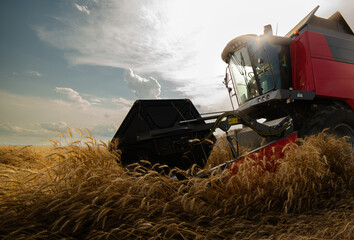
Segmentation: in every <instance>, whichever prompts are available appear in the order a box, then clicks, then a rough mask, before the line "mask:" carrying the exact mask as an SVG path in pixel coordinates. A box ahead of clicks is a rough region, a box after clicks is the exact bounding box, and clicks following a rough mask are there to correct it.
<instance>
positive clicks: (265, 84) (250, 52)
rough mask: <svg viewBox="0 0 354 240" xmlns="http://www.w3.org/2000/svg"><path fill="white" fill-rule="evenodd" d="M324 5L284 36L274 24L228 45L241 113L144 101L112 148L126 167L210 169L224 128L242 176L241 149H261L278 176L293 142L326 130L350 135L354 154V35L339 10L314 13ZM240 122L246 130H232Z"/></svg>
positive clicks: (231, 84)
mask: <svg viewBox="0 0 354 240" xmlns="http://www.w3.org/2000/svg"><path fill="white" fill-rule="evenodd" d="M318 8H319V6H317V7H316V8H315V9H314V10H313V11H311V12H310V13H309V14H308V15H307V16H306V17H305V18H304V19H303V20H302V21H301V22H300V23H299V24H297V25H296V26H295V27H294V28H293V29H292V30H291V31H290V32H289V33H288V34H286V35H285V36H284V37H279V36H274V35H273V32H272V28H271V26H270V25H267V26H265V27H264V35H261V36H257V35H251V34H250V35H243V36H240V37H237V38H235V39H233V40H232V41H230V42H229V43H228V44H227V45H226V47H225V49H224V51H223V52H222V54H221V57H222V59H223V60H224V61H225V62H226V63H227V68H226V76H225V79H224V84H225V86H226V88H227V91H228V94H229V96H230V101H231V104H232V107H233V109H234V110H232V111H227V112H222V113H221V112H220V113H212V114H199V113H198V111H197V110H196V108H195V107H194V105H193V104H192V102H191V101H190V100H188V99H172V100H137V101H136V102H135V103H134V105H133V107H132V108H131V110H130V111H129V113H128V114H127V116H126V118H125V120H124V121H123V123H122V124H121V126H120V127H119V129H118V131H117V132H116V134H115V135H114V137H113V139H112V143H111V150H112V151H117V150H119V151H121V153H122V154H121V161H122V164H123V165H129V164H131V163H135V162H138V161H139V160H142V159H145V160H149V161H150V162H151V163H152V164H155V163H159V164H162V165H167V166H168V167H169V168H174V167H178V168H180V169H188V168H189V167H190V166H192V165H193V164H197V165H199V166H200V167H203V166H204V164H205V162H206V161H207V159H208V157H209V154H210V152H211V150H212V148H213V144H214V143H215V141H216V139H215V137H214V135H213V133H214V131H215V130H216V128H220V129H221V130H223V131H225V132H226V137H227V139H228V141H229V143H230V147H231V149H232V151H233V154H234V160H232V161H230V162H226V163H225V164H223V165H221V166H219V168H221V167H228V168H230V169H231V170H232V171H234V172H235V171H236V170H235V169H232V167H230V166H231V165H232V164H230V163H231V162H235V161H239V160H240V157H239V156H238V147H239V145H245V146H247V147H251V148H253V149H255V150H253V151H252V152H251V153H250V154H253V155H251V156H256V155H258V156H262V159H263V156H266V157H267V159H269V160H267V161H269V162H268V163H267V164H263V165H264V166H265V168H266V169H267V170H270V171H271V170H272V162H271V161H272V160H271V159H270V158H271V157H270V156H271V155H273V158H274V156H275V157H282V155H283V151H282V150H283V147H284V146H285V145H286V144H287V143H289V142H295V141H296V138H297V137H305V136H307V135H311V134H314V133H318V132H320V131H322V130H323V129H326V128H328V129H329V133H332V134H334V135H336V136H337V137H343V136H347V141H348V142H349V144H351V147H352V149H354V110H353V109H354V34H353V31H352V30H351V28H350V27H349V25H348V24H347V22H346V21H345V19H344V18H343V16H342V15H341V14H340V13H339V12H336V13H334V14H333V15H332V16H331V17H329V18H328V19H324V18H320V17H317V16H315V15H314V14H315V12H316V10H317V9H318ZM235 106H239V107H238V108H237V109H235V108H234V107H235ZM261 118H263V119H266V121H265V122H263V123H260V122H259V121H257V119H261ZM237 124H242V125H243V126H244V128H242V129H241V130H232V131H230V127H231V126H232V125H237ZM230 133H232V134H230ZM234 142H236V143H237V144H236V146H235V144H234ZM261 142H262V143H263V144H264V145H263V146H260V144H261ZM255 152H256V153H257V154H255Z"/></svg>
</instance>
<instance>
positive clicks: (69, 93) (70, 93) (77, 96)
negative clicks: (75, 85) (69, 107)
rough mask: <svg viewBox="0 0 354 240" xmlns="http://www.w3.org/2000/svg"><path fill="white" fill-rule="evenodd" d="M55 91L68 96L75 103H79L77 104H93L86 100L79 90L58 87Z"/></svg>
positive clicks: (85, 105) (84, 105)
mask: <svg viewBox="0 0 354 240" xmlns="http://www.w3.org/2000/svg"><path fill="white" fill-rule="evenodd" d="M55 91H56V92H57V93H61V94H63V95H65V96H67V97H68V98H69V99H70V100H71V101H72V102H73V103H75V104H77V106H79V107H87V106H90V105H91V103H89V102H88V101H87V100H84V99H83V98H82V97H81V96H80V94H79V93H78V92H76V91H75V90H73V89H71V88H63V87H56V88H55Z"/></svg>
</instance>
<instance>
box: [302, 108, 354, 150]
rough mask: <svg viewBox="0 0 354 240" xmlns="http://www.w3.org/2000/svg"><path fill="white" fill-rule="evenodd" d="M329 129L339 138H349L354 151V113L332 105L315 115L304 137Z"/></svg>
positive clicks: (306, 127)
mask: <svg viewBox="0 0 354 240" xmlns="http://www.w3.org/2000/svg"><path fill="white" fill-rule="evenodd" d="M324 129H328V133H330V134H333V135H335V136H337V137H338V138H341V137H344V136H347V137H348V139H347V141H348V143H349V144H350V145H351V147H352V149H353V150H354V111H353V110H351V109H347V108H344V107H342V106H341V105H331V106H328V107H326V108H323V109H322V110H320V111H318V112H317V113H315V114H314V115H313V116H312V117H311V120H310V121H308V123H307V124H306V126H305V127H304V129H303V135H305V136H306V135H312V134H316V133H319V132H321V131H323V130H324Z"/></svg>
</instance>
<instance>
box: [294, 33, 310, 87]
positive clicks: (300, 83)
mask: <svg viewBox="0 0 354 240" xmlns="http://www.w3.org/2000/svg"><path fill="white" fill-rule="evenodd" d="M290 55H291V68H292V79H293V88H294V90H300V91H315V84H314V79H313V69H312V61H311V54H310V45H309V39H308V32H304V33H302V34H301V35H300V36H297V37H296V38H295V40H294V41H293V42H292V43H291V44H290Z"/></svg>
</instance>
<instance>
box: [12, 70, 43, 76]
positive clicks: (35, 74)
mask: <svg viewBox="0 0 354 240" xmlns="http://www.w3.org/2000/svg"><path fill="white" fill-rule="evenodd" d="M28 73H29V74H31V75H32V76H35V77H41V76H42V73H40V72H37V71H29V72H28ZM16 75H17V74H16Z"/></svg>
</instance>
